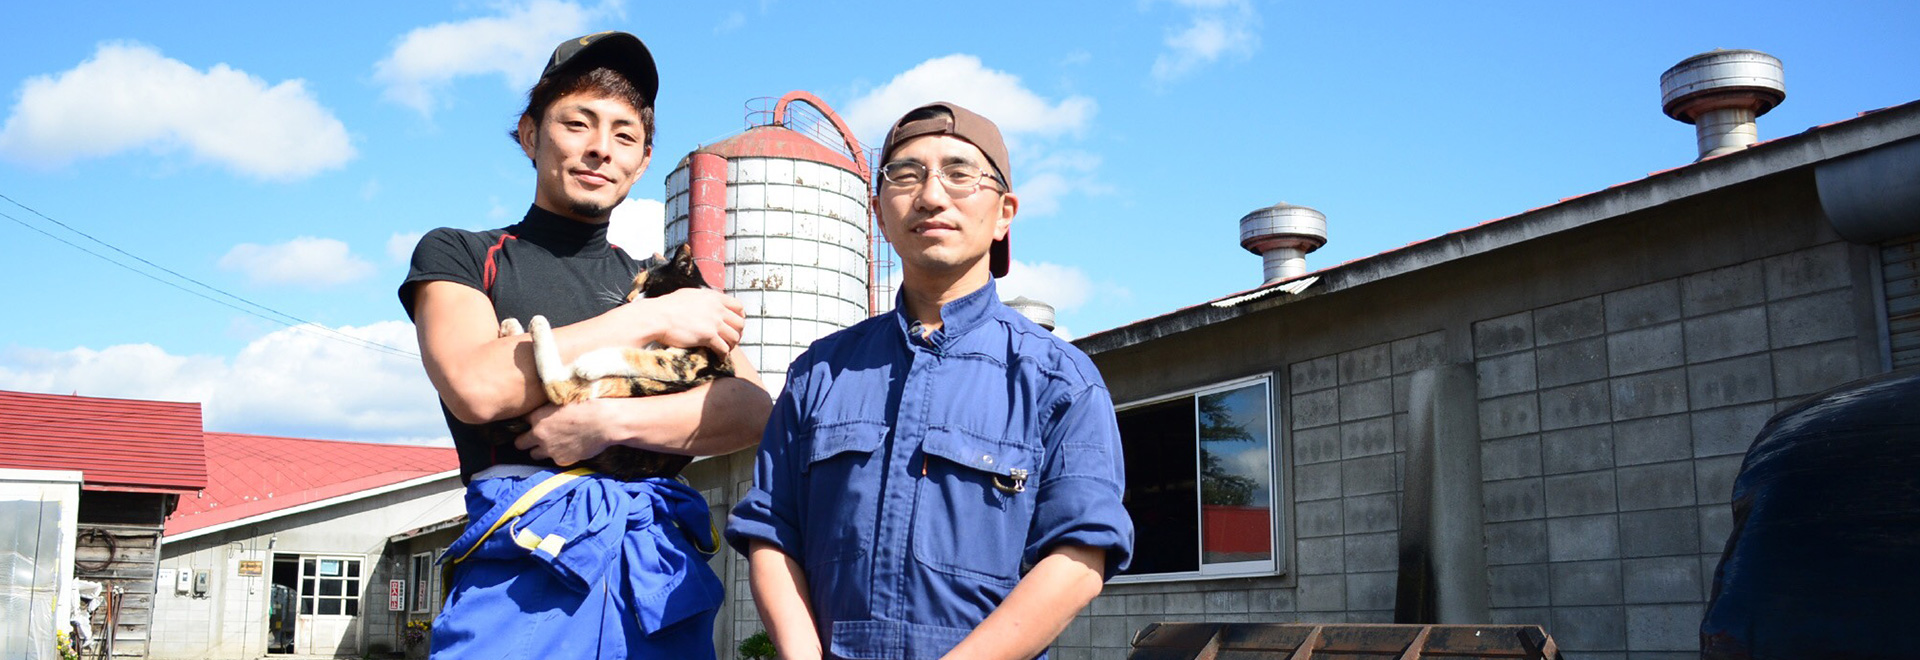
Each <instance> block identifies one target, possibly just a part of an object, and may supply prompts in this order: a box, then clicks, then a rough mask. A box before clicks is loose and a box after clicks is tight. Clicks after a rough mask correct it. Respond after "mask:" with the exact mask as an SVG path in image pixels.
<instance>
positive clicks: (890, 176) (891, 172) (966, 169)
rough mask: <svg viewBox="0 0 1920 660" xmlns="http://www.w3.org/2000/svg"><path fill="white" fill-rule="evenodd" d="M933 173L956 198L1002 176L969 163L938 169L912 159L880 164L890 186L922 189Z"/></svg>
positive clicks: (882, 176) (881, 172)
mask: <svg viewBox="0 0 1920 660" xmlns="http://www.w3.org/2000/svg"><path fill="white" fill-rule="evenodd" d="M930 176H931V177H934V178H937V179H939V180H940V183H941V185H944V186H946V188H947V194H949V195H953V196H956V197H958V196H963V195H971V194H973V192H974V191H976V190H979V189H980V186H982V185H983V184H985V183H986V182H987V181H989V180H992V181H994V182H995V183H999V181H1000V177H997V176H994V175H993V174H992V173H990V172H987V171H986V170H983V169H980V168H979V167H976V166H973V165H968V164H966V163H950V164H948V165H945V166H943V167H941V168H940V169H938V170H928V169H927V166H925V165H921V164H919V163H916V162H913V161H910V160H896V161H894V162H891V163H887V164H885V165H882V166H880V178H881V179H883V180H885V182H886V183H885V184H884V186H883V187H887V188H894V189H898V190H919V189H920V185H921V184H923V183H926V182H927V177H930Z"/></svg>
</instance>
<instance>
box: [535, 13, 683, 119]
mask: <svg viewBox="0 0 1920 660" xmlns="http://www.w3.org/2000/svg"><path fill="white" fill-rule="evenodd" d="M578 66H604V67H607V68H609V69H613V70H614V71H615V72H618V73H619V74H620V75H621V76H623V77H625V78H626V79H627V82H630V83H633V86H634V88H636V89H638V90H640V94H641V95H642V96H645V97H646V99H647V105H653V100H654V96H655V95H656V94H659V92H660V72H659V70H658V69H656V68H654V65H653V53H652V52H649V51H648V50H647V45H646V44H644V43H641V42H640V38H639V37H636V36H633V35H631V34H627V33H625V32H619V31H614V30H609V31H606V32H596V33H593V34H589V35H587V36H584V37H578V38H574V39H568V40H566V41H562V42H560V45H559V46H555V47H554V48H553V57H552V58H550V59H548V60H547V68H546V70H544V71H541V72H540V78H541V79H543V80H544V79H546V78H547V77H548V76H552V75H553V74H555V73H557V72H559V71H561V70H564V69H568V68H571V67H578Z"/></svg>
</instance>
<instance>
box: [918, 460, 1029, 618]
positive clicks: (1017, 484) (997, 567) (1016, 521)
mask: <svg viewBox="0 0 1920 660" xmlns="http://www.w3.org/2000/svg"><path fill="white" fill-rule="evenodd" d="M921 447H922V449H923V450H924V451H925V452H926V455H925V456H924V457H923V459H922V463H921V465H922V469H923V475H922V476H921V478H920V480H919V484H918V489H919V491H918V492H917V493H916V495H915V497H914V509H913V540H912V545H913V556H914V559H916V560H917V561H919V562H920V563H921V564H923V565H925V566H927V567H928V568H931V569H933V570H936V571H939V572H942V573H946V574H948V575H952V576H955V577H961V578H969V579H973V580H978V581H981V582H984V583H988V584H995V585H1001V586H1011V585H1013V584H1014V583H1015V582H1018V581H1019V580H1020V558H1021V555H1022V554H1023V553H1024V552H1025V550H1026V545H1027V532H1028V529H1029V528H1030V527H1031V525H1032V521H1033V506H1034V498H1035V495H1036V493H1035V490H1036V489H1037V487H1038V485H1039V483H1038V475H1037V474H1036V472H1037V469H1036V468H1037V466H1038V465H1039V463H1040V460H1039V459H1040V448H1039V447H1035V446H1028V445H1026V444H1025V443H1024V442H1021V441H1003V440H996V439H991V438H986V437H982V436H979V435H976V434H972V433H968V432H965V431H960V430H954V429H945V430H930V431H928V433H927V437H926V441H925V442H924V443H923V444H922V445H921Z"/></svg>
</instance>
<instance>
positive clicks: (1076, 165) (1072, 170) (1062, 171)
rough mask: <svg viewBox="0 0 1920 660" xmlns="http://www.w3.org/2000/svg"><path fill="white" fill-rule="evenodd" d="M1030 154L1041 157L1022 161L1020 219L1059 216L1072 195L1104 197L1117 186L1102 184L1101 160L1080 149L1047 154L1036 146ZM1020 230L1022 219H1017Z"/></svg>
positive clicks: (1019, 183)
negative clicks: (1100, 178) (1099, 177)
mask: <svg viewBox="0 0 1920 660" xmlns="http://www.w3.org/2000/svg"><path fill="white" fill-rule="evenodd" d="M1028 153H1038V154H1039V156H1038V157H1037V158H1034V159H1032V160H1030V161H1027V162H1022V163H1021V165H1020V169H1023V170H1024V173H1023V174H1020V175H1019V181H1018V183H1017V185H1016V186H1015V192H1017V193H1019V197H1020V215H1019V216H1018V217H1019V218H1036V217H1046V216H1050V215H1053V214H1055V213H1058V212H1059V211H1060V209H1061V207H1062V205H1063V200H1065V199H1066V198H1067V197H1068V196H1069V195H1074V194H1080V195H1104V194H1107V193H1110V192H1113V186H1110V185H1107V184H1105V183H1102V182H1100V180H1099V179H1097V178H1096V177H1095V176H1094V174H1095V173H1096V172H1097V171H1098V170H1099V169H1100V157H1099V156H1096V155H1094V154H1091V153H1087V152H1084V151H1078V150H1070V149H1069V150H1059V151H1045V150H1042V149H1041V148H1039V147H1037V146H1035V147H1031V148H1029V150H1028ZM1014 223H1015V224H1014V226H1015V227H1016V228H1017V227H1019V220H1018V219H1015V220H1014Z"/></svg>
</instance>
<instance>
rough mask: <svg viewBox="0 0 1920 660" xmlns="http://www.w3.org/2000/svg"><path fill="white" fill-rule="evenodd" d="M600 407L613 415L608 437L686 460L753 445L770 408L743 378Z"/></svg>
mask: <svg viewBox="0 0 1920 660" xmlns="http://www.w3.org/2000/svg"><path fill="white" fill-rule="evenodd" d="M599 403H601V404H602V405H603V406H605V407H607V408H608V409H609V410H612V411H614V413H613V414H614V415H615V419H612V420H609V422H608V423H609V424H610V425H611V426H612V427H613V428H612V429H610V430H609V431H608V432H607V434H608V435H609V436H611V437H612V438H615V439H617V441H618V442H619V443H620V444H624V445H628V446H631V447H639V448H641V449H648V450H652V451H658V452H665V453H669V454H682V455H687V456H716V455H720V454H728V453H732V452H735V451H739V450H741V449H744V448H747V447H751V446H753V445H754V444H756V443H758V442H759V441H760V432H761V431H762V430H763V429H765V428H766V424H767V415H768V413H769V412H771V411H772V410H773V401H772V400H771V399H769V398H768V397H767V391H766V390H763V389H760V387H759V386H758V385H756V384H754V383H751V382H748V381H747V380H746V379H743V378H721V379H718V380H715V381H713V382H711V383H707V384H704V385H701V386H699V387H696V388H693V389H691V390H687V391H685V392H679V393H675V394H662V395H659V396H649V397H639V398H632V399H602V400H600V401H599Z"/></svg>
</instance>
